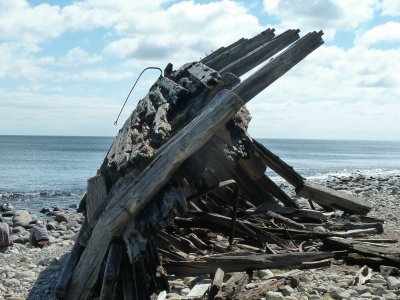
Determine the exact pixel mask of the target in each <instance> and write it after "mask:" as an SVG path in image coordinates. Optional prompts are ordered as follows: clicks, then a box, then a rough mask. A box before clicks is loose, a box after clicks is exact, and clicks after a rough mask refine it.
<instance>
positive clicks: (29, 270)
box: [0, 172, 400, 300]
mask: <svg viewBox="0 0 400 300" xmlns="http://www.w3.org/2000/svg"><path fill="white" fill-rule="evenodd" d="M325 184H326V185H327V186H329V187H332V188H335V189H339V190H343V191H348V192H351V193H353V194H354V195H360V196H362V197H365V198H366V199H367V200H369V201H370V202H372V203H373V209H372V211H371V212H370V213H369V214H368V215H369V216H373V217H377V218H381V219H384V220H385V223H384V229H385V231H384V233H383V234H382V235H379V237H380V238H392V239H397V240H400V227H399V216H400V206H399V205H398V203H399V202H400V174H397V175H394V176H390V177H389V176H371V175H368V174H365V175H364V174H362V173H357V172H355V173H354V174H350V175H349V176H342V177H335V178H333V177H332V178H330V180H329V181H326V182H325ZM56 215H65V216H67V217H68V219H69V220H67V219H66V220H64V221H61V222H60V223H59V225H58V226H57V227H56V228H54V229H51V230H49V233H50V234H51V235H52V240H51V243H50V245H49V246H47V247H45V248H43V249H39V248H33V247H32V246H31V245H30V244H29V243H26V242H25V243H21V244H20V243H15V244H14V246H12V247H9V248H8V249H6V250H5V251H4V252H0V265H2V266H4V267H2V268H1V270H0V278H1V279H0V295H1V296H0V299H7V298H10V297H17V298H14V299H24V298H26V297H28V295H29V299H45V300H46V299H54V288H55V285H56V283H57V280H58V277H59V275H60V274H61V272H62V269H63V265H64V264H65V262H66V259H67V256H68V253H69V251H70V250H71V248H72V246H73V244H74V238H75V235H76V233H77V232H78V230H79V228H80V223H81V222H82V220H83V216H82V214H79V213H76V214H70V213H67V212H59V213H56ZM49 218H51V219H52V218H54V216H49ZM60 220H61V218H60ZM66 221H68V222H66ZM68 224H69V225H68ZM55 225H56V224H55ZM67 225H68V226H67ZM73 225H75V226H73ZM20 236H24V235H23V234H21V235H20ZM391 247H393V250H395V251H399V250H400V245H399V243H397V244H393V245H392V246H391ZM358 269H359V267H354V266H347V265H340V264H339V265H334V266H332V267H330V268H327V269H316V270H308V271H305V272H303V274H302V275H301V276H300V284H299V286H298V287H297V288H296V289H295V290H293V293H290V294H288V295H287V296H285V298H282V299H288V300H290V299H292V300H295V299H298V300H300V299H301V300H303V299H304V300H305V299H338V298H337V297H339V296H338V295H339V294H342V295H341V296H345V295H347V294H349V295H351V297H352V298H351V299H358V296H360V299H396V297H400V291H398V290H397V289H390V288H389V287H388V286H387V282H386V279H385V278H384V277H383V276H382V275H381V274H379V272H375V271H374V272H373V273H372V279H371V280H372V281H371V280H370V283H368V284H366V285H363V286H364V287H363V288H358V290H357V288H356V287H354V286H351V285H349V284H348V283H349V282H350V281H351V279H352V278H354V275H355V272H356V271H357V270H358ZM255 273H256V274H258V275H260V272H259V271H258V272H255ZM260 276H261V275H260ZM260 276H255V277H254V279H253V282H252V283H250V284H249V287H248V289H251V287H252V286H253V288H254V286H256V285H257V284H260V283H261V282H263V281H265V280H266V278H264V277H265V276H264V277H260ZM324 278H325V279H324ZM397 279H399V278H398V277H397ZM325 283H326V284H325ZM170 285H171V294H169V295H168V296H169V297H168V298H167V299H176V300H178V299H180V298H181V297H182V295H184V294H185V293H186V292H187V289H188V285H186V284H185V282H184V280H183V279H179V278H178V279H177V278H174V280H172V281H170ZM251 285H252V286H251ZM177 287H179V288H177ZM355 292H356V293H357V294H355ZM359 292H363V293H362V294H366V295H365V296H368V293H369V294H370V295H371V298H365V297H361V295H362V294H360V293H359ZM335 293H336V294H337V297H336V296H335V295H336V294H335ZM346 293H347V294H346ZM379 294H380V295H379ZM326 295H327V296H326ZM383 295H386V296H385V298H382V297H383ZM393 295H394V296H393ZM325 296H326V298H323V297H325ZM328 296H329V297H330V298H328ZM18 297H19V298H18ZM305 297H307V298H305ZM335 297H336V298H335ZM377 297H381V298H377ZM391 297H392V298H391ZM393 297H394V298H393ZM342 298H343V297H342ZM349 299H350V298H349Z"/></svg>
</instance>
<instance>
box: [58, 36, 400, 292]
mask: <svg viewBox="0 0 400 300" xmlns="http://www.w3.org/2000/svg"><path fill="white" fill-rule="evenodd" d="M298 33H299V30H288V31H286V32H284V33H282V34H280V35H278V36H276V37H275V35H274V30H273V29H267V30H265V31H264V32H262V33H261V34H259V35H257V36H255V37H253V38H251V39H240V40H238V41H237V42H235V43H233V44H232V45H230V46H228V47H222V48H220V49H218V50H216V51H215V52H213V53H212V54H210V55H209V56H207V57H205V58H204V59H202V60H201V61H200V62H194V63H189V64H186V65H184V66H182V67H181V68H179V69H178V70H176V71H173V68H172V65H171V64H169V65H168V66H167V67H166V68H165V70H164V76H160V77H159V78H158V80H157V81H156V82H155V83H154V85H153V86H152V87H151V88H150V91H149V93H148V94H147V95H146V97H145V98H143V99H142V100H141V101H139V103H138V105H137V107H136V109H135V110H134V111H133V113H132V114H131V116H130V117H129V118H128V120H127V121H126V122H125V124H124V126H123V127H122V128H121V129H120V131H119V133H118V135H117V137H116V138H115V140H114V142H113V144H112V146H111V148H110V150H109V152H108V154H107V156H106V158H105V160H104V162H103V164H102V165H101V167H100V169H99V170H98V173H97V175H96V176H95V177H93V178H91V179H89V181H88V188H87V193H86V195H85V197H84V198H83V199H82V203H81V209H82V210H83V211H84V212H85V214H86V220H85V222H84V224H83V226H82V228H81V230H80V233H79V236H78V238H77V241H76V244H75V246H74V248H73V250H72V252H71V254H70V257H69V260H68V263H67V265H66V266H65V269H64V271H63V274H62V276H61V277H60V280H59V282H58V286H57V289H56V294H57V297H58V298H59V299H90V298H94V297H98V296H100V298H101V299H149V298H150V297H151V295H153V296H154V295H155V294H158V293H160V292H161V291H164V290H168V289H169V286H168V280H167V275H168V274H175V275H178V276H181V275H182V276H184V275H199V274H212V276H213V277H214V284H213V285H212V287H211V289H209V285H206V287H199V286H196V287H195V289H196V291H193V293H192V294H191V295H189V296H188V298H190V299H201V298H202V297H203V296H204V294H205V293H208V297H209V299H214V298H216V299H233V298H236V299H239V298H240V296H238V295H240V288H238V283H237V281H235V280H233V281H232V280H231V281H229V282H227V283H225V287H224V288H223V289H222V290H220V288H221V286H222V280H223V279H222V278H223V274H224V272H226V273H229V272H244V271H246V272H247V273H246V274H247V275H246V276H247V277H243V278H244V279H243V278H242V277H241V278H242V279H240V280H242V282H245V281H246V280H247V279H248V277H249V276H251V272H252V271H253V270H259V269H266V268H284V269H293V268H297V269H298V268H300V269H301V268H315V267H321V266H327V265H329V264H330V262H331V259H332V258H336V257H343V256H345V255H346V254H347V252H345V251H332V249H335V250H336V249H338V250H344V249H347V250H349V251H350V252H357V253H359V254H360V255H365V256H368V257H370V256H374V257H378V258H380V259H382V260H385V262H386V264H389V265H390V264H391V265H398V264H399V257H398V256H396V255H395V254H392V253H385V249H384V248H381V247H376V246H375V245H374V243H379V242H381V240H377V239H374V240H366V239H355V238H356V237H359V236H360V235H365V234H375V233H380V232H382V231H383V227H382V222H380V221H377V220H375V219H372V218H368V217H365V215H366V214H367V213H368V212H369V211H370V209H371V205H370V204H369V203H367V202H366V201H364V200H363V199H359V198H355V197H352V196H350V195H348V194H346V193H343V192H339V191H335V190H333V189H330V188H327V187H324V186H321V185H318V184H316V183H312V182H310V181H307V180H306V179H305V178H303V177H302V176H301V175H299V174H298V173H297V172H295V171H294V169H293V168H292V167H291V166H289V165H287V164H286V163H285V162H283V161H282V160H281V159H280V158H279V157H278V156H276V155H275V154H273V153H272V152H271V151H269V150H268V149H266V148H265V147H264V146H263V145H262V144H260V143H258V142H257V141H256V140H254V139H252V138H251V137H250V136H249V134H248V133H247V126H248V124H249V121H250V115H249V112H248V111H247V109H246V108H245V106H244V105H245V104H246V103H247V102H248V101H250V100H251V99H252V98H254V97H255V96H256V95H257V94H259V93H260V92H261V91H262V90H264V89H265V88H266V87H268V86H269V85H270V84H271V83H272V82H274V81H275V80H276V79H278V78H279V77H280V76H282V75H283V74H284V73H286V72H287V71H288V70H289V69H290V68H292V67H293V66H294V65H296V64H297V63H298V62H300V61H301V60H302V59H303V58H305V57H306V56H307V55H308V54H310V53H311V52H312V51H313V50H315V49H316V48H318V47H319V46H320V45H321V44H322V43H323V41H322V38H321V36H322V34H323V33H322V32H312V33H308V34H307V35H305V36H304V37H302V38H301V39H300V37H299V34H298ZM273 56H274V57H273ZM272 57H273V59H271V58H272ZM263 62H266V63H265V64H264V65H262V66H261V67H260V68H259V69H258V70H256V71H255V72H254V71H252V72H253V73H252V74H251V75H250V76H249V77H248V78H247V79H246V80H244V81H243V82H241V81H240V79H239V77H240V76H242V75H243V74H245V73H247V72H249V71H250V70H253V69H254V68H255V67H257V66H259V65H260V64H262V63H263ZM267 167H269V168H271V169H272V170H274V171H275V172H276V173H277V174H279V175H280V176H281V177H282V178H284V179H285V180H286V181H288V182H289V183H290V184H291V185H293V186H294V188H295V190H296V193H297V195H298V196H299V197H303V198H306V199H309V204H310V208H307V209H306V208H304V207H300V206H299V205H298V202H297V201H296V200H295V199H293V198H291V197H290V196H289V195H288V194H287V193H285V191H284V190H282V189H281V188H280V187H279V186H278V185H277V184H276V183H275V182H274V181H272V180H271V179H270V178H269V177H268V176H267V175H266V174H265V172H266V168H267ZM336 210H340V211H342V212H345V213H343V214H340V213H338V212H337V211H336ZM351 238H353V239H351ZM359 259H360V256H359ZM222 270H223V271H222ZM233 278H234V277H233ZM246 278H247V279H246ZM240 280H239V281H240ZM285 280H286V281H287V280H288V279H287V278H284V279H283V282H284V281H285ZM232 282H234V283H235V288H234V289H232V288H229V286H230V285H231V284H232ZM275 285H276V283H275ZM264 288H265V287H264ZM267 288H269V289H272V287H267ZM195 289H194V290H195ZM255 292H256V291H255ZM195 294H196V295H195ZM233 294H235V295H236V296H234V295H233ZM193 295H195V296H193Z"/></svg>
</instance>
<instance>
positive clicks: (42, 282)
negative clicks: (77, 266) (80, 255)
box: [27, 253, 70, 300]
mask: <svg viewBox="0 0 400 300" xmlns="http://www.w3.org/2000/svg"><path fill="white" fill-rule="evenodd" d="M69 254H70V253H66V254H64V255H63V256H62V257H61V258H59V259H56V258H55V259H52V260H50V261H47V260H42V261H40V262H39V263H38V265H44V266H46V265H47V268H45V269H44V270H43V271H42V272H41V273H40V274H39V276H38V278H37V280H36V282H35V283H34V285H33V286H32V289H31V290H30V292H29V294H28V297H27V299H29V300H50V299H51V300H54V299H56V297H55V288H56V285H57V282H58V278H59V277H60V275H61V272H62V270H63V268H64V265H65V264H66V262H67V260H68V257H69Z"/></svg>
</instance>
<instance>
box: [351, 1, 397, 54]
mask: <svg viewBox="0 0 400 300" xmlns="http://www.w3.org/2000/svg"><path fill="white" fill-rule="evenodd" d="M399 3H400V2H399ZM355 42H356V44H357V45H363V46H371V45H374V44H378V43H382V42H389V43H390V42H393V43H397V44H396V45H398V43H400V23H396V22H387V23H385V24H382V25H378V26H376V27H374V28H372V29H370V30H367V31H366V32H364V33H362V34H361V35H360V36H359V37H358V38H357V39H356V41H355ZM397 48H398V47H397Z"/></svg>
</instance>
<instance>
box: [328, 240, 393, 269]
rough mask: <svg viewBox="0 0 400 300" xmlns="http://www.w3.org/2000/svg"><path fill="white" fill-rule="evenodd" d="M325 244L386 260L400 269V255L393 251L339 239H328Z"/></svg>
mask: <svg viewBox="0 0 400 300" xmlns="http://www.w3.org/2000/svg"><path fill="white" fill-rule="evenodd" d="M324 243H327V244H328V245H330V246H334V247H336V248H338V249H347V250H350V251H354V252H357V253H360V254H362V255H364V256H367V257H368V256H372V257H379V258H382V259H384V260H385V261H386V262H387V264H389V265H391V266H394V267H397V268H398V267H400V253H399V252H393V250H392V249H386V248H382V247H377V246H374V245H369V244H365V243H362V242H355V241H353V240H349V239H344V238H339V237H330V238H327V239H326V240H324Z"/></svg>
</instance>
